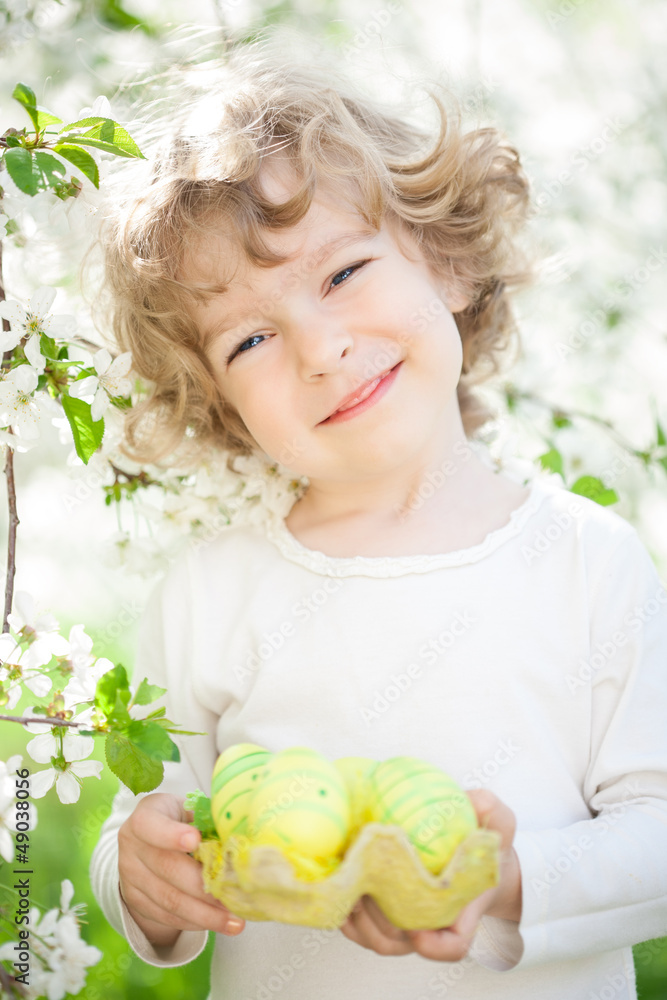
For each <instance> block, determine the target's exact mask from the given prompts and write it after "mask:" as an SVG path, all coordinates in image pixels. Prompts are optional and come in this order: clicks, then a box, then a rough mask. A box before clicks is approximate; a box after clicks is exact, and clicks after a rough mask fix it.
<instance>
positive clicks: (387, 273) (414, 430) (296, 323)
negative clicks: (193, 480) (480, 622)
mask: <svg viewBox="0 0 667 1000" xmlns="http://www.w3.org/2000/svg"><path fill="white" fill-rule="evenodd" d="M264 184H265V189H266V190H268V191H269V192H275V193H270V195H269V196H270V197H272V198H278V197H285V195H286V188H285V187H284V186H283V184H282V183H281V182H279V180H278V177H273V178H268V179H267V180H266V181H264ZM221 229H222V227H221ZM344 233H352V234H354V235H355V236H358V237H359V242H356V241H355V242H354V244H351V245H349V246H347V247H346V246H339V247H338V248H334V249H333V250H329V251H327V253H326V255H325V256H324V257H323V259H322V260H321V261H320V262H319V263H315V262H314V254H316V253H317V251H318V250H320V249H321V248H322V245H323V244H324V243H325V241H328V240H331V239H333V238H336V237H338V236H341V235H342V234H344ZM266 236H267V241H268V242H269V243H270V245H271V247H272V248H276V249H278V250H280V251H281V252H285V251H287V252H289V253H290V254H294V255H295V257H294V260H292V261H290V262H287V263H285V264H281V265H279V266H278V267H272V268H260V267H257V266H254V265H251V264H250V263H249V262H248V261H247V260H246V259H245V256H244V255H243V254H242V253H241V252H240V251H238V250H236V251H235V250H234V249H233V247H232V244H231V241H229V240H228V239H226V237H225V236H224V234H223V233H222V232H221V234H220V236H219V237H216V238H214V239H213V240H207V242H206V246H205V248H202V249H201V250H200V252H199V254H198V255H196V256H194V257H193V258H191V259H190V260H189V261H188V262H186V263H187V273H186V276H187V277H189V276H191V275H193V276H194V275H197V277H198V278H199V279H201V278H202V276H203V277H204V278H205V279H209V278H214V277H215V276H216V274H218V275H219V276H220V277H223V275H224V279H227V278H228V277H229V273H230V269H229V266H226V267H224V268H219V267H218V265H216V263H215V262H216V261H219V262H224V263H225V264H227V265H228V264H229V260H230V252H232V253H233V261H234V264H235V265H236V266H237V268H238V269H237V270H236V271H235V273H234V278H233V280H232V282H231V284H230V287H229V288H228V290H227V291H226V292H225V293H224V294H221V295H216V296H215V297H213V298H212V299H210V300H209V301H208V302H207V303H206V304H205V305H198V306H197V307H196V309H195V321H196V322H197V323H198V326H199V329H200V331H201V332H202V334H203V335H204V337H205V345H206V353H207V355H208V357H209V359H210V362H211V365H212V367H213V370H214V373H215V376H216V379H217V382H218V384H219V386H220V390H221V393H222V395H223V396H224V397H225V398H226V399H227V400H228V401H229V402H230V403H231V404H232V405H233V406H234V408H235V409H236V410H237V411H238V413H239V415H240V416H241V418H242V420H243V421H244V423H245V425H246V426H247V428H248V430H249V431H250V433H251V434H252V436H253V437H254V439H255V441H256V442H257V444H258V445H259V446H260V448H262V449H263V451H265V452H266V453H267V454H268V455H269V456H270V457H271V458H272V459H273V460H275V461H278V462H280V463H281V464H282V465H284V466H286V467H287V468H289V469H290V470H292V472H293V473H294V474H296V475H306V476H308V477H309V479H310V480H311V482H314V481H316V480H321V481H325V480H327V481H330V482H336V481H339V482H344V481H350V480H352V479H357V480H359V479H368V478H370V477H373V475H377V474H381V473H382V472H384V473H387V472H392V471H394V470H396V471H398V470H399V468H400V467H401V465H402V463H405V462H408V463H410V462H414V458H415V455H416V454H419V455H421V456H422V457H424V456H431V455H432V454H435V455H436V457H437V456H440V455H441V454H442V450H443V447H446V446H447V445H448V444H451V440H452V435H453V434H454V435H456V436H457V437H458V436H459V431H460V428H461V424H460V412H459V409H458V401H457V397H456V386H457V384H458V381H459V377H460V374H461V365H462V347H461V340H460V336H459V333H458V329H457V327H456V324H455V322H454V319H453V316H452V310H454V311H456V310H459V309H462V308H464V307H465V305H466V304H467V300H466V299H465V297H464V296H463V295H462V293H460V292H458V291H456V290H454V289H452V288H449V289H445V288H444V286H443V282H442V279H438V278H436V277H435V276H434V275H433V274H432V273H431V270H430V268H429V267H428V265H427V264H426V262H425V260H424V258H423V256H422V255H421V253H420V251H419V249H418V247H417V244H416V242H415V241H414V239H413V238H412V237H410V236H409V235H408V234H407V233H404V234H402V235H401V242H402V244H403V246H404V247H405V249H406V252H408V253H409V254H410V257H411V258H412V259H408V258H406V257H405V256H404V255H403V253H402V252H401V249H400V248H399V245H398V243H397V241H396V233H395V232H394V230H393V228H391V227H389V226H388V225H386V224H383V226H382V228H381V230H380V231H379V232H375V231H373V230H372V229H370V228H369V227H368V225H367V224H366V223H365V221H364V220H363V218H362V217H361V216H359V215H358V214H357V213H356V212H355V211H354V210H353V209H352V207H351V206H350V205H349V204H347V203H346V202H345V201H342V200H341V199H340V197H338V198H336V197H334V196H333V195H332V194H331V193H328V192H326V191H324V190H322V189H320V188H318V195H317V197H316V198H315V199H314V200H313V203H312V204H311V207H310V209H309V211H308V213H307V215H306V216H305V217H304V218H303V219H302V220H301V222H300V223H299V224H298V225H296V226H294V227H293V228H291V229H287V230H284V231H282V232H280V231H272V232H270V233H268V234H266ZM212 244H213V245H212ZM364 260H366V261H367V263H365V264H363V265H362V263H361V262H362V261H364ZM224 279H223V280H224ZM388 372H390V373H391V374H390V375H389V376H388V377H387V379H386V382H385V380H384V379H383V380H382V381H381V382H380V383H379V385H378V388H377V390H376V391H374V392H373V393H372V394H371V395H370V396H367V402H366V403H365V404H363V405H358V406H355V408H354V409H348V410H347V412H346V413H345V414H338V415H337V417H335V418H334V419H329V418H331V416H332V414H333V413H334V411H336V410H337V409H338V408H339V407H340V406H341V405H342V403H343V401H344V400H346V399H347V398H348V397H350V396H352V395H354V396H356V395H360V394H362V393H364V392H365V391H366V390H367V389H368V386H369V383H371V382H373V381H374V380H375V379H376V378H377V377H378V376H385V375H386V374H387V373H388Z"/></svg>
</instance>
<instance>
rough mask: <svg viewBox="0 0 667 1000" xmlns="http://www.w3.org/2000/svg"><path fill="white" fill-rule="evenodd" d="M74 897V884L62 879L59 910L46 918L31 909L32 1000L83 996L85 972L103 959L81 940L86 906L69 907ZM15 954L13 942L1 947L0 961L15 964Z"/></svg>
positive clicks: (55, 909)
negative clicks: (80, 923) (81, 923)
mask: <svg viewBox="0 0 667 1000" xmlns="http://www.w3.org/2000/svg"><path fill="white" fill-rule="evenodd" d="M73 894H74V886H73V885H72V883H71V881H70V880H69V879H63V881H62V883H61V894H60V907H57V908H56V907H54V908H53V909H52V910H48V912H47V913H45V914H44V915H43V916H40V912H39V910H38V908H37V907H36V906H33V907H31V908H30V911H29V926H30V928H31V934H30V947H31V949H32V952H33V962H32V963H31V967H30V985H29V987H28V991H27V993H26V996H27V997H28V998H29V1000H38V998H39V997H46V998H47V1000H63V998H64V997H65V996H66V995H67V994H68V993H70V994H77V993H80V992H81V990H82V989H83V987H84V986H85V982H86V969H87V968H88V967H89V966H91V965H95V963H96V962H99V960H100V958H101V957H102V952H101V951H100V950H99V948H95V947H94V946H93V945H88V944H86V942H85V941H82V940H81V935H80V930H79V921H80V919H81V913H82V912H83V911H84V910H85V903H77V904H76V905H75V906H70V902H71V899H72V896H73ZM15 954H16V953H15V950H14V943H13V942H11V941H9V942H7V943H6V944H3V945H0V959H4V960H7V959H9V960H11V961H13V960H14V958H15ZM35 959H36V960H35Z"/></svg>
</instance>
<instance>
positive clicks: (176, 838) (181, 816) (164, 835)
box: [121, 792, 201, 852]
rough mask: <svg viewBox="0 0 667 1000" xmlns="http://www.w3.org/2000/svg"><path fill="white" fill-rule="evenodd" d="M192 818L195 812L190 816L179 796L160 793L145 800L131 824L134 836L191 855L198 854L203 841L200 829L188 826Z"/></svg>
mask: <svg viewBox="0 0 667 1000" xmlns="http://www.w3.org/2000/svg"><path fill="white" fill-rule="evenodd" d="M188 815H190V816H192V813H189V814H188V813H186V811H185V809H184V808H183V806H182V803H181V802H180V801H179V800H178V799H177V798H176V796H175V795H166V794H164V793H160V792H158V793H156V794H154V795H147V796H146V797H145V798H144V799H142V800H141V802H139V804H138V805H137V807H136V809H135V810H134V812H133V813H132V815H131V816H130V817H129V819H128V820H127V823H129V824H130V827H131V829H132V832H133V834H134V835H135V836H136V837H137V838H138V839H139V840H142V841H144V843H146V844H151V845H152V846H153V847H162V848H164V849H166V850H171V851H186V852H187V851H194V849H195V848H196V847H197V845H198V844H199V842H200V841H201V833H200V832H199V830H197V829H196V827H193V826H189V825H188V823H187V818H188ZM123 825H125V824H123ZM121 829H122V827H121Z"/></svg>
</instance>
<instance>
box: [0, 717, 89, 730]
mask: <svg viewBox="0 0 667 1000" xmlns="http://www.w3.org/2000/svg"><path fill="white" fill-rule="evenodd" d="M0 722H20V724H21V725H22V726H23V725H25V724H26V723H27V722H37V723H38V724H39V725H40V726H75V727H76V728H77V729H78V728H80V727H82V728H83V729H86V730H90V729H91V726H90V723H88V722H71V721H70V720H69V719H57V718H54V717H53V716H51V715H38V716H37V717H36V718H29V717H27V716H25V715H0Z"/></svg>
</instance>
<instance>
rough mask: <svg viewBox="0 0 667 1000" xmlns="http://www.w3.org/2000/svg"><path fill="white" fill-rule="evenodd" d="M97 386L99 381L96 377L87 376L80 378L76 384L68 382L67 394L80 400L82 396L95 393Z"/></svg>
mask: <svg viewBox="0 0 667 1000" xmlns="http://www.w3.org/2000/svg"><path fill="white" fill-rule="evenodd" d="M98 385H99V379H98V378H97V376H96V375H87V376H86V378H82V379H80V380H79V381H78V382H70V387H69V394H70V396H74V398H75V399H80V398H81V397H82V396H92V395H93V393H94V392H96V391H97V387H98Z"/></svg>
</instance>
